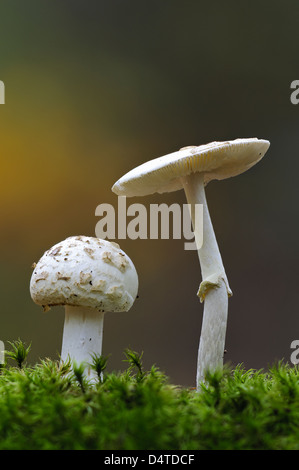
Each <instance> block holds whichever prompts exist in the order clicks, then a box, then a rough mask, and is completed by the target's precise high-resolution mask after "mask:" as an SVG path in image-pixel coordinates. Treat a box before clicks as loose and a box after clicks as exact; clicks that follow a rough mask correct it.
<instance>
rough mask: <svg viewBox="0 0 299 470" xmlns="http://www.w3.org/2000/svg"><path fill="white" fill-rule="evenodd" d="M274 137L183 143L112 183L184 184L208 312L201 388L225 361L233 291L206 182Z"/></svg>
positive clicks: (132, 187)
mask: <svg viewBox="0 0 299 470" xmlns="http://www.w3.org/2000/svg"><path fill="white" fill-rule="evenodd" d="M269 145H270V143H269V142H268V141H267V140H262V139H257V138H249V139H235V140H231V141H227V142H211V143H209V144H206V145H200V146H189V147H184V148H182V149H181V150H179V151H177V152H173V153H170V154H168V155H164V156H163V157H159V158H155V159H154V160H150V161H148V162H146V163H143V164H142V165H140V166H138V167H136V168H134V169H133V170H131V171H129V172H128V173H127V174H126V175H124V176H122V177H121V178H120V179H119V180H118V181H117V182H116V183H115V184H114V186H113V187H112V191H114V192H115V193H116V194H118V195H119V196H129V197H132V196H145V195H149V194H153V193H156V192H157V193H164V192H172V191H176V190H179V189H182V188H183V189H184V190H185V194H186V198H187V202H188V203H189V204H190V205H191V219H192V223H193V227H194V235H195V242H197V247H198V255H199V260H200V266H201V272H202V282H201V284H200V287H199V290H198V296H199V298H200V300H201V302H204V315H203V321H202V331H201V338H200V344H199V352H198V363H197V379H196V385H197V388H198V389H199V387H200V383H201V382H202V381H203V380H204V377H205V373H206V371H207V370H210V371H213V370H215V369H217V368H219V367H221V366H222V365H223V354H224V344H225V335H226V325H227V312H228V297H229V296H230V295H232V292H231V290H230V287H229V283H228V280H227V277H226V274H225V270H224V267H223V263H222V259H221V255H220V252H219V248H218V245H217V241H216V237H215V234H214V230H213V226H212V223H211V219H210V215H209V210H208V206H207V202H206V198H205V190H204V187H205V185H207V184H208V183H209V182H210V181H211V180H222V179H226V178H229V177H232V176H236V175H239V174H241V173H243V172H244V171H247V170H248V169H249V168H251V167H252V166H254V165H255V164H256V163H257V162H258V161H260V160H261V159H262V158H263V156H264V155H265V153H266V151H267V150H268V148H269ZM195 204H202V205H203V244H202V246H201V241H202V238H201V233H200V232H199V231H198V227H196V224H195V216H194V210H195V209H194V208H195Z"/></svg>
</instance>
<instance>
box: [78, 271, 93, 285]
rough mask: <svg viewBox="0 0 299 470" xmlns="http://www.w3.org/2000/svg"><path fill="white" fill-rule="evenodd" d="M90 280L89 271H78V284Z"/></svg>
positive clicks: (86, 282) (83, 283)
mask: <svg viewBox="0 0 299 470" xmlns="http://www.w3.org/2000/svg"><path fill="white" fill-rule="evenodd" d="M91 280H92V275H91V274H90V273H83V272H82V271H81V272H80V284H82V285H85V284H88V283H89V282H90V281H91Z"/></svg>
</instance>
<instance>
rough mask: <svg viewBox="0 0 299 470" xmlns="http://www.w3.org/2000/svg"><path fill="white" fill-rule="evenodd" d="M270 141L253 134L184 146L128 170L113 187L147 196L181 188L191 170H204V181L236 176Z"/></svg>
mask: <svg viewBox="0 0 299 470" xmlns="http://www.w3.org/2000/svg"><path fill="white" fill-rule="evenodd" d="M269 145H270V142H268V141H267V140H261V139H256V138H252V139H236V140H230V141H227V142H211V143H209V144H206V145H200V146H198V147H197V146H191V147H184V148H183V149H181V150H179V151H177V152H173V153H170V154H168V155H165V156H163V157H159V158H155V159H154V160H150V161H148V162H146V163H144V164H142V165H140V166H138V167H136V168H134V169H133V170H131V171H129V172H128V173H127V174H126V175H124V176H122V177H121V178H120V179H119V180H118V181H117V182H116V183H115V184H114V185H113V187H112V191H113V192H115V193H116V194H118V195H119V196H146V195H148V194H153V193H156V192H157V193H164V192H171V191H176V190H178V189H181V188H182V187H183V186H182V181H181V178H182V177H184V176H188V175H190V174H191V173H196V172H200V173H203V174H204V182H205V184H208V183H209V182H210V181H211V180H213V179H217V180H222V179H225V178H229V177H231V176H236V175H239V174H240V173H243V172H244V171H246V170H248V169H249V168H251V167H252V166H253V165H255V164H256V163H257V162H258V161H259V160H261V159H262V158H263V156H264V155H265V153H266V151H267V150H268V148H269Z"/></svg>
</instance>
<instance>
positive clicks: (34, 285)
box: [30, 236, 138, 381]
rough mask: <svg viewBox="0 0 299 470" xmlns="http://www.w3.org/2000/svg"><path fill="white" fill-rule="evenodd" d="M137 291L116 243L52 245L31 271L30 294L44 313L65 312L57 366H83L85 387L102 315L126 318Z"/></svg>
mask: <svg viewBox="0 0 299 470" xmlns="http://www.w3.org/2000/svg"><path fill="white" fill-rule="evenodd" d="M137 291H138V276H137V272H136V269H135V266H134V264H133V262H132V261H131V259H130V258H129V257H128V256H127V255H126V253H125V252H124V251H122V250H121V249H120V247H119V245H118V244H117V243H113V242H109V241H107V240H100V239H98V238H94V237H85V236H76V237H69V238H67V239H66V240H64V241H62V242H60V243H57V244H56V245H55V246H53V247H52V248H51V249H50V250H48V251H46V252H45V253H44V255H43V256H42V257H41V259H40V260H39V262H38V263H37V264H36V265H35V266H34V271H33V274H32V276H31V281H30V293H31V297H32V299H33V300H34V302H35V303H37V304H38V305H41V306H42V307H43V309H44V311H48V310H50V308H51V307H54V306H57V305H63V306H64V307H65V321H64V330H63V338H62V348H61V361H63V362H65V361H68V360H71V362H73V363H74V362H75V363H76V364H82V363H83V364H84V366H85V375H86V377H87V378H88V379H90V380H91V381H94V380H95V379H96V377H97V373H96V372H95V371H94V370H93V368H92V367H91V365H90V364H91V362H92V355H97V356H100V355H101V354H102V341H103V322H104V314H105V313H106V312H127V311H128V310H129V309H130V308H131V307H132V305H133V303H134V301H135V299H136V296H137Z"/></svg>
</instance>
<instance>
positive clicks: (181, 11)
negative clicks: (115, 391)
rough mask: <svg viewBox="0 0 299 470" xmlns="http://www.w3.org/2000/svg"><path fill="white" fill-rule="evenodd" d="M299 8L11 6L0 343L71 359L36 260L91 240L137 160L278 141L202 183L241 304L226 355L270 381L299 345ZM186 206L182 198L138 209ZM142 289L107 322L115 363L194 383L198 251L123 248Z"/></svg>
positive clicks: (139, 243)
mask: <svg viewBox="0 0 299 470" xmlns="http://www.w3.org/2000/svg"><path fill="white" fill-rule="evenodd" d="M298 15H299V4H298V2H297V1H295V0H294V1H290V0H288V1H285V2H280V1H277V0H271V1H255V0H254V1H253V0H251V1H241V2H240V1H231V0H229V1H225V2H220V1H218V2H216V1H209V2H203V1H188V0H184V1H183V0H181V1H177V0H171V1H170V0H163V1H161V0H159V1H156V0H151V1H148V2H146V1H140V0H139V1H136V0H133V1H132V0H131V1H129V0H128V1H123V0H118V1H117V0H109V1H108V0H105V1H103V0H97V1H95V0H88V1H83V0H81V1H78V0H72V1H65V0H59V1H58V0H57V1H42V0H38V1H37V0H36V1H32V0H27V1H26V2H24V1H23V0H22V1H21V0H20V1H16V0H9V1H4V2H2V3H1V6H0V79H1V80H3V81H4V83H5V86H6V104H5V105H2V106H0V158H1V187H0V193H1V194H0V195H1V197H0V206H1V233H0V250H1V251H0V280H1V313H0V314H1V323H0V339H1V340H2V341H4V343H5V345H6V346H7V347H8V343H7V342H8V341H12V340H15V339H17V338H21V339H23V340H24V341H25V342H27V343H29V342H32V350H31V353H30V356H29V358H28V360H29V361H31V363H34V362H36V361H38V360H39V359H40V358H44V357H51V358H53V359H56V358H58V353H59V352H60V347H61V339H62V329H63V321H64V315H63V309H62V308H56V309H52V310H51V311H50V312H48V313H43V312H42V310H41V308H39V307H38V306H36V305H35V304H34V303H33V302H32V300H31V298H30V293H29V282H30V277H31V272H32V270H31V265H32V263H33V262H34V261H38V259H39V258H40V256H41V255H42V254H43V252H44V251H45V250H47V249H48V248H50V247H51V246H52V245H54V244H56V243H57V242H59V241H61V240H63V239H64V238H66V237H68V236H71V235H79V234H81V235H90V236H94V235H95V225H96V222H97V220H98V218H96V217H95V209H96V207H97V206H98V205H99V204H101V203H103V202H105V203H110V204H113V205H114V206H115V207H116V206H117V197H116V195H115V194H114V193H112V192H111V187H112V185H113V184H114V182H115V181H116V180H117V179H118V178H119V177H120V176H122V175H123V174H124V173H126V172H127V171H129V170H130V169H131V168H133V167H134V166H136V165H139V164H141V163H143V162H145V161H147V160H150V159H152V158H155V157H158V156H161V155H164V154H167V153H170V152H172V151H175V150H178V149H179V148H180V147H183V146H187V145H200V144H204V143H207V142H210V141H213V140H228V139H235V138H238V137H240V138H241V137H258V138H263V139H268V140H270V142H271V146H270V149H269V150H268V152H267V154H266V156H265V158H264V159H263V160H262V161H261V162H260V163H259V164H258V165H256V166H255V167H254V168H252V169H251V170H250V171H248V172H246V173H244V174H242V175H240V176H238V177H235V178H232V179H228V180H225V181H221V182H218V181H214V182H211V183H210V184H209V185H208V187H207V199H208V203H209V208H210V213H211V217H212V221H213V224H214V228H215V232H216V235H217V239H218V243H219V246H220V250H221V253H222V257H223V261H224V265H225V268H226V272H227V275H228V278H229V281H230V285H231V288H232V290H233V293H234V296H233V297H232V298H231V300H230V302H229V321H228V329H227V340H226V348H227V350H228V352H227V354H226V356H225V360H226V361H227V362H229V363H231V364H233V365H235V364H238V363H240V362H243V363H244V365H245V367H246V368H267V367H268V366H269V365H272V364H273V363H274V362H276V361H277V360H280V359H283V358H284V359H285V360H286V361H288V360H289V358H290V354H291V349H290V344H291V342H292V341H293V340H294V339H298V337H299V331H298V326H299V319H298V171H299V158H298V157H299V155H298V149H299V132H298V131H299V106H295V105H293V104H292V103H291V101H290V95H291V89H290V84H291V82H292V81H293V80H296V79H299V70H298V52H299V37H298V36H299V32H298ZM132 202H141V203H144V204H146V205H147V206H148V205H149V204H150V203H151V202H155V203H160V202H166V203H171V202H179V203H181V204H183V203H184V202H185V198H184V194H183V191H180V192H176V193H173V194H169V195H155V196H151V197H148V198H134V199H132V200H128V203H129V204H130V203H132ZM120 245H121V248H122V249H123V250H124V251H126V252H127V254H128V255H129V256H130V257H131V258H132V260H133V262H134V263H135V266H136V269H137V271H138V273H139V281H140V292H139V299H137V300H136V302H135V304H134V306H133V308H132V309H131V311H130V312H128V313H123V314H113V313H111V314H107V315H106V317H105V326H104V345H103V353H104V354H110V359H109V367H108V368H109V370H121V369H123V368H124V367H125V366H126V364H125V363H124V362H123V359H124V354H123V351H124V349H125V348H126V347H129V346H130V347H131V348H133V349H135V350H137V351H139V352H141V351H144V356H143V358H144V365H145V367H150V366H151V365H152V364H154V363H155V364H156V365H157V366H159V367H160V368H161V369H162V370H163V371H165V372H166V374H167V375H168V376H169V377H170V378H171V380H172V381H173V382H174V383H177V384H182V385H187V386H193V385H194V382H195V370H196V359H197V348H198V341H199V336H200V328H201V320H202V307H203V306H202V304H200V302H199V300H198V298H197V296H196V292H197V288H198V285H199V283H200V281H201V276H200V268H199V263H198V258H197V253H196V252H194V251H190V252H188V251H185V250H184V248H183V240H155V241H154V240H152V241H150V240H136V241H132V240H121V241H120Z"/></svg>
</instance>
